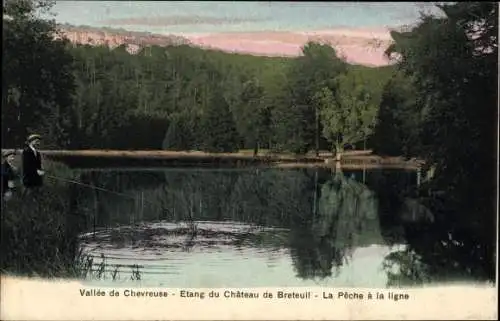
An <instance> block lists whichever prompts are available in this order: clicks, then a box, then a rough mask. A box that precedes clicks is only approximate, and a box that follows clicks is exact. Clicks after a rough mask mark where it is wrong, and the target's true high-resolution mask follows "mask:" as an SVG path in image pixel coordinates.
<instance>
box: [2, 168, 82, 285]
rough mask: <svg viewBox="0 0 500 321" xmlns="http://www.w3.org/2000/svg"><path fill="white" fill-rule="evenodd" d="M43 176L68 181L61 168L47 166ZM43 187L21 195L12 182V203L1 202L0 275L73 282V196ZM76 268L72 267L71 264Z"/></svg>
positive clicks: (52, 184) (65, 189) (58, 187)
mask: <svg viewBox="0 0 500 321" xmlns="http://www.w3.org/2000/svg"><path fill="white" fill-rule="evenodd" d="M45 166H46V169H47V171H50V172H51V173H55V174H57V175H58V176H59V177H65V178H68V179H71V178H73V177H72V176H71V172H70V170H69V169H68V168H67V167H65V166H64V165H62V164H60V163H56V162H51V161H47V162H46V164H45ZM44 185H45V186H44V188H42V189H40V190H38V191H36V192H32V193H29V194H26V195H25V196H24V197H23V196H22V193H23V187H22V184H21V182H20V181H17V182H16V189H15V191H14V193H13V197H12V199H10V200H8V201H6V200H2V224H1V252H2V256H1V262H0V270H1V272H2V274H10V273H15V274H21V275H31V276H45V277H75V276H78V275H79V274H80V271H79V266H81V265H79V264H78V262H79V260H81V258H80V257H79V251H78V234H79V233H80V228H81V226H80V223H79V222H80V217H79V216H78V209H77V206H76V203H75V202H76V199H77V195H76V194H75V191H74V190H71V188H70V187H69V186H67V185H66V184H64V183H61V182H58V181H52V180H49V179H45V184H44ZM75 263H76V264H75Z"/></svg>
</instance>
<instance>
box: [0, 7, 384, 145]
mask: <svg viewBox="0 0 500 321" xmlns="http://www.w3.org/2000/svg"><path fill="white" fill-rule="evenodd" d="M44 5H46V2H43V3H38V2H36V1H20V2H19V1H15V2H14V1H7V2H6V6H5V7H4V14H6V15H7V16H9V17H12V19H8V20H5V19H4V21H3V23H4V30H5V31H4V33H5V34H6V36H4V40H3V43H4V48H5V49H4V52H5V53H6V55H5V59H4V77H5V78H6V79H7V81H5V82H4V86H3V87H4V88H3V92H2V98H3V100H4V101H3V104H2V106H4V107H2V109H3V111H2V122H3V125H4V126H2V128H3V134H5V135H4V137H5V138H4V144H3V145H4V146H6V147H7V146H8V147H14V146H17V145H19V144H20V143H22V142H23V139H24V137H25V136H26V134H27V132H31V131H37V132H40V133H42V134H44V136H45V137H46V142H47V146H50V147H53V148H65V149H81V148H106V149H162V148H165V149H172V150H204V151H210V152H231V151H236V150H239V149H254V150H255V151H256V152H257V151H258V149H260V148H266V149H272V150H276V151H288V152H294V153H301V154H303V153H306V152H308V151H311V150H316V151H317V150H319V149H331V148H332V147H334V148H337V149H339V148H340V149H341V148H343V147H344V146H345V145H347V144H356V143H360V142H361V141H366V139H367V138H368V137H369V136H370V134H371V133H372V131H373V128H374V126H375V121H376V113H377V110H378V105H379V100H380V96H381V92H382V88H383V85H384V84H385V83H386V82H387V80H388V79H389V76H390V74H391V73H392V70H393V68H391V67H383V68H367V67H362V66H353V65H348V64H347V63H346V62H345V61H343V60H342V59H341V58H340V57H339V56H338V54H337V52H336V51H335V49H334V48H333V47H331V46H330V45H328V44H322V43H317V42H309V43H307V44H306V45H305V46H304V48H303V53H304V55H303V56H301V57H298V58H296V59H289V58H269V57H254V56H250V55H243V54H230V53H224V52H221V51H216V50H203V49H200V48H196V47H192V46H189V45H175V46H174V45H172V46H168V47H157V46H150V47H144V48H142V50H141V51H140V52H139V53H138V54H135V55H132V54H129V53H128V52H127V50H126V47H125V45H123V46H119V47H117V48H113V49H111V48H108V47H106V46H97V47H93V46H89V45H72V44H70V43H69V42H68V41H67V40H64V38H63V39H54V37H53V35H54V34H55V33H56V29H55V28H56V27H55V23H54V22H53V21H48V20H41V19H39V18H36V16H35V15H34V13H35V12H36V11H37V10H41V9H50V6H49V7H43V6H44ZM38 6H41V7H40V8H39V7H38Z"/></svg>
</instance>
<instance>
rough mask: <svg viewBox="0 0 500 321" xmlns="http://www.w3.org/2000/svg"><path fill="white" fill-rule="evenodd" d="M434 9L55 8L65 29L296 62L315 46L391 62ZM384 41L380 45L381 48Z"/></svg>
mask: <svg viewBox="0 0 500 321" xmlns="http://www.w3.org/2000/svg"><path fill="white" fill-rule="evenodd" d="M421 11H425V12H432V13H439V10H438V9H437V8H436V7H435V6H434V5H433V4H432V3H430V2H420V3H418V2H354V1H351V2H312V1H303V2H299V1H295V2H284V1H279V2H278V1H275V2H272V1H56V4H55V6H54V8H53V10H52V12H53V13H54V14H55V19H56V21H58V22H59V23H70V24H72V25H77V26H81V25H87V26H92V27H111V28H123V29H126V30H129V31H146V32H151V33H156V34H163V35H169V34H170V35H180V36H183V37H185V38H187V39H188V40H189V41H191V43H192V44H194V45H200V46H203V47H211V48H216V49H221V50H225V51H230V52H243V53H250V54H256V55H266V56H296V55H298V54H300V52H301V47H302V46H303V45H304V44H305V43H306V42H307V41H309V40H310V39H311V37H316V38H315V39H314V40H319V39H318V37H319V38H320V40H321V41H326V42H328V43H330V44H331V45H332V46H334V47H335V48H336V50H337V51H338V52H339V53H340V54H341V55H343V57H345V59H346V60H347V61H348V62H351V63H357V64H362V65H369V66H381V65H387V64H388V63H389V61H388V59H387V57H386V56H385V55H384V51H385V48H387V46H388V44H387V42H388V41H390V40H391V37H390V34H389V29H388V28H396V27H399V26H402V25H411V24H415V23H416V22H417V21H418V18H419V15H420V12H421ZM381 41H382V42H381Z"/></svg>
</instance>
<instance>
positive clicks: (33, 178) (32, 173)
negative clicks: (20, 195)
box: [23, 146, 43, 188]
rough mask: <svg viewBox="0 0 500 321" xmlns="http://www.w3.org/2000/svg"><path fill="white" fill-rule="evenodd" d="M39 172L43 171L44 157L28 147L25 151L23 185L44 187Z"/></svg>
mask: <svg viewBox="0 0 500 321" xmlns="http://www.w3.org/2000/svg"><path fill="white" fill-rule="evenodd" d="M37 170H42V156H41V155H40V152H38V151H37V152H36V153H35V152H33V150H32V149H31V148H30V147H29V146H26V147H25V148H24V149H23V184H24V186H25V187H27V188H30V187H38V186H42V185H43V178H42V176H40V175H38V173H37Z"/></svg>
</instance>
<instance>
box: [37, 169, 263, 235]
mask: <svg viewBox="0 0 500 321" xmlns="http://www.w3.org/2000/svg"><path fill="white" fill-rule="evenodd" d="M44 176H46V177H48V178H52V179H55V180H59V181H63V182H66V183H71V184H75V185H80V186H83V187H87V188H91V189H95V190H100V191H103V192H107V193H111V194H115V195H118V196H123V197H128V198H131V199H134V200H137V199H138V198H137V197H136V196H134V195H131V194H126V193H120V192H117V191H113V190H110V189H107V188H104V187H100V186H95V185H91V184H86V183H82V182H80V181H76V180H72V179H67V178H62V177H58V176H53V175H44ZM141 200H142V201H143V202H144V201H145V202H146V203H149V204H151V205H155V206H159V207H160V208H161V209H162V210H164V211H167V213H168V214H172V213H171V211H170V210H169V209H168V208H166V207H164V206H163V205H161V204H159V203H158V202H153V201H151V200H148V199H145V198H144V196H142V197H141ZM188 221H190V223H191V224H193V223H194V218H193V217H192V215H189V218H188ZM256 228H257V226H252V227H250V228H249V229H248V231H247V233H248V232H251V231H252V230H254V229H256Z"/></svg>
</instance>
